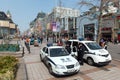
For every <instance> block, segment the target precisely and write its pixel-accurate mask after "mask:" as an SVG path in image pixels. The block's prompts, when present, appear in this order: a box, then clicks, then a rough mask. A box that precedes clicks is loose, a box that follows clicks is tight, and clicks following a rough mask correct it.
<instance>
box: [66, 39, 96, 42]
mask: <svg viewBox="0 0 120 80" xmlns="http://www.w3.org/2000/svg"><path fill="white" fill-rule="evenodd" d="M68 41H74V42H81V43H90V42H96V41H88V40H82V41H80V40H78V39H70V40H68Z"/></svg>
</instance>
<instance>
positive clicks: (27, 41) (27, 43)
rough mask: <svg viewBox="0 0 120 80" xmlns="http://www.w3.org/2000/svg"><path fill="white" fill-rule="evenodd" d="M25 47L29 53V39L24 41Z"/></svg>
mask: <svg viewBox="0 0 120 80" xmlns="http://www.w3.org/2000/svg"><path fill="white" fill-rule="evenodd" d="M25 46H26V48H27V50H28V52H29V53H30V39H29V38H28V37H27V38H26V40H25Z"/></svg>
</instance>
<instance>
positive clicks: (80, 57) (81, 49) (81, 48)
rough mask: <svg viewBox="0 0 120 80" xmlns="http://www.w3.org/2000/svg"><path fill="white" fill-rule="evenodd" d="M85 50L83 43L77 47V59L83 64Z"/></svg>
mask: <svg viewBox="0 0 120 80" xmlns="http://www.w3.org/2000/svg"><path fill="white" fill-rule="evenodd" d="M84 50H85V49H84V46H83V44H81V43H79V44H78V48H77V53H78V54H77V55H78V57H77V60H78V61H79V62H80V64H81V65H83V64H84V60H83V56H84Z"/></svg>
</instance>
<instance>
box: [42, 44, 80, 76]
mask: <svg viewBox="0 0 120 80" xmlns="http://www.w3.org/2000/svg"><path fill="white" fill-rule="evenodd" d="M40 59H41V61H43V62H44V63H45V64H46V66H47V67H48V70H49V72H50V74H55V75H70V74H75V73H78V72H79V70H80V64H79V62H78V61H77V60H76V59H75V58H74V57H72V56H71V55H70V54H69V53H68V52H67V51H66V49H65V48H64V47H62V46H49V47H47V46H46V47H43V48H42V49H41V52H40Z"/></svg>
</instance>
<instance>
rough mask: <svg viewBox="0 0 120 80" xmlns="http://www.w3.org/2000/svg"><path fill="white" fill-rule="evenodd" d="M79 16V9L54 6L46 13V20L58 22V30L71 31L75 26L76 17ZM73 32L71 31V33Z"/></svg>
mask: <svg viewBox="0 0 120 80" xmlns="http://www.w3.org/2000/svg"><path fill="white" fill-rule="evenodd" d="M78 16H80V11H79V10H76V9H72V8H65V7H55V8H54V9H53V11H52V12H51V13H50V14H49V15H48V20H49V21H48V22H49V23H50V22H60V32H62V33H63V32H67V33H69V34H70V33H71V32H73V31H71V30H72V29H73V28H74V29H75V28H76V18H77V17H78ZM71 34H73V33H71Z"/></svg>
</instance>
